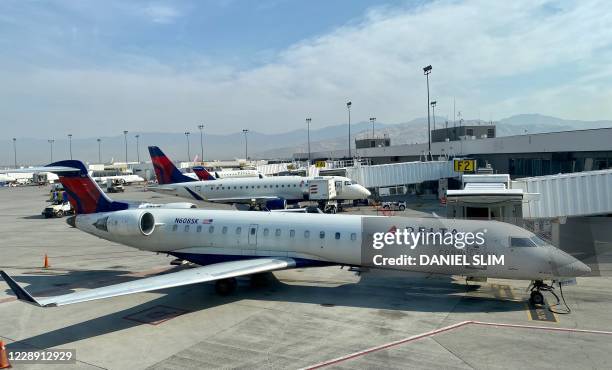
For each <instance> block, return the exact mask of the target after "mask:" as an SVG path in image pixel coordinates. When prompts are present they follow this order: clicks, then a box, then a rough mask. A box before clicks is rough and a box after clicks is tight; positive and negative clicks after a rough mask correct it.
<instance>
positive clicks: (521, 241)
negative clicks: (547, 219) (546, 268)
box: [510, 237, 537, 247]
mask: <svg viewBox="0 0 612 370" xmlns="http://www.w3.org/2000/svg"><path fill="white" fill-rule="evenodd" d="M510 246H511V247H536V246H537V245H536V244H535V243H534V242H533V241H532V240H531V239H529V238H512V237H511V238H510Z"/></svg>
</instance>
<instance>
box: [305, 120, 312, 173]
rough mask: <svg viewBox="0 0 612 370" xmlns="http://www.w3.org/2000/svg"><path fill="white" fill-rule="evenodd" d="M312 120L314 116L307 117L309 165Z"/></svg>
mask: <svg viewBox="0 0 612 370" xmlns="http://www.w3.org/2000/svg"><path fill="white" fill-rule="evenodd" d="M310 122H312V118H306V125H307V127H308V165H310Z"/></svg>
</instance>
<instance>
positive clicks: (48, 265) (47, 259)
mask: <svg viewBox="0 0 612 370" xmlns="http://www.w3.org/2000/svg"><path fill="white" fill-rule="evenodd" d="M49 267H51V265H50V264H49V257H47V255H46V254H45V264H44V265H43V268H46V269H48V268H49Z"/></svg>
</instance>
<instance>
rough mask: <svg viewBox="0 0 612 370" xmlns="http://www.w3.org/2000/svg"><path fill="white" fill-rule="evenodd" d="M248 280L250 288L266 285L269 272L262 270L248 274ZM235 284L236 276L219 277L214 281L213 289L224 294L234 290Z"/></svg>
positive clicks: (268, 280)
mask: <svg viewBox="0 0 612 370" xmlns="http://www.w3.org/2000/svg"><path fill="white" fill-rule="evenodd" d="M250 280H251V287H252V288H260V287H264V286H267V285H268V283H269V282H270V273H267V272H263V273H259V274H253V275H251V276H250ZM237 286H238V280H236V278H227V279H221V280H217V281H216V282H215V291H216V292H217V294H219V295H221V296H226V295H230V294H232V293H233V292H234V291H236V287H237Z"/></svg>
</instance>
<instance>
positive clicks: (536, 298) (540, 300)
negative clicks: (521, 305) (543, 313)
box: [529, 290, 544, 305]
mask: <svg viewBox="0 0 612 370" xmlns="http://www.w3.org/2000/svg"><path fill="white" fill-rule="evenodd" d="M529 302H531V304H534V305H536V304H537V305H542V304H544V296H543V295H542V293H540V292H538V291H537V290H534V291H533V292H531V297H529Z"/></svg>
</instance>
